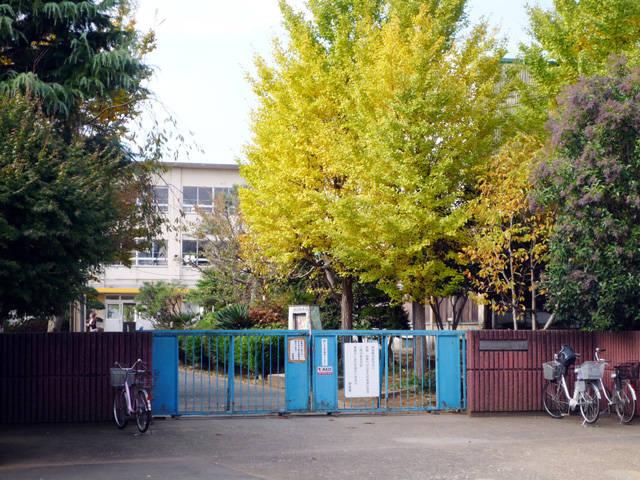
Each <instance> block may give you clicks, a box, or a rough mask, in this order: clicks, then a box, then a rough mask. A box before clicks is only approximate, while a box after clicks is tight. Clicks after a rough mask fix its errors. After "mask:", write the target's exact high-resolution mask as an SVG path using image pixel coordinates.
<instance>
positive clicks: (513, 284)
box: [508, 217, 518, 330]
mask: <svg viewBox="0 0 640 480" xmlns="http://www.w3.org/2000/svg"><path fill="white" fill-rule="evenodd" d="M512 229H513V217H511V218H509V231H512ZM508 254H509V274H510V275H509V278H510V282H509V283H511V314H512V315H513V329H514V330H518V315H517V313H518V303H517V298H518V297H517V296H516V272H515V271H514V269H513V249H512V248H511V237H509V247H508Z"/></svg>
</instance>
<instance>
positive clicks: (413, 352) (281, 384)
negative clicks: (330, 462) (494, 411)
mask: <svg viewBox="0 0 640 480" xmlns="http://www.w3.org/2000/svg"><path fill="white" fill-rule="evenodd" d="M465 342H466V339H465V334H464V332H459V331H430V330H420V331H417V330H319V331H314V332H312V333H309V332H308V331H295V330H198V331H176V330H166V331H155V332H154V341H153V370H154V382H155V383H154V392H153V411H154V413H155V414H156V415H220V414H222V415H229V414H241V415H242V414H264V413H289V412H310V411H316V412H406V411H428V410H459V409H464V408H465V407H466V376H465V372H466V363H465V362H466V357H465V352H466V348H465ZM354 344H359V345H360V347H358V346H356V345H354ZM352 352H360V353H357V355H360V356H359V357H357V358H356V357H354V356H353V355H354V354H353V353H352ZM362 352H369V357H368V358H370V359H372V361H373V362H374V364H375V365H374V366H372V365H368V368H369V369H371V368H374V369H375V371H376V374H375V375H374V376H373V377H372V378H370V379H369V378H367V379H366V383H367V387H371V389H372V390H371V391H372V392H374V393H366V394H365V395H367V396H358V395H357V394H355V393H354V392H353V391H352V387H353V385H354V384H353V382H354V381H356V382H357V381H358V379H357V378H355V379H354V378H352V377H353V375H356V376H357V375H359V374H358V373H355V374H354V373H352V372H353V371H356V370H354V369H357V365H356V364H357V363H358V362H359V363H360V364H362V362H363V361H364V360H363V358H364V357H363V356H362V355H363V354H362ZM345 362H347V363H345ZM361 366H362V365H361ZM351 367H353V368H351ZM345 373H346V375H347V377H349V378H347V379H345ZM360 381H361V382H364V381H365V380H363V379H362V378H361V379H360ZM369 381H371V382H372V385H369V384H368V382H369Z"/></svg>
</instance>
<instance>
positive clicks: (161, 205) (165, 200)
mask: <svg viewBox="0 0 640 480" xmlns="http://www.w3.org/2000/svg"><path fill="white" fill-rule="evenodd" d="M153 204H154V205H155V207H156V208H157V209H158V210H159V211H161V212H168V211H169V187H153Z"/></svg>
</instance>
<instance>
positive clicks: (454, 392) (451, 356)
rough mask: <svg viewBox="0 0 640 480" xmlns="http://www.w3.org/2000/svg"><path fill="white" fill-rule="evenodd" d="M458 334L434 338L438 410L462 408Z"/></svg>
mask: <svg viewBox="0 0 640 480" xmlns="http://www.w3.org/2000/svg"><path fill="white" fill-rule="evenodd" d="M460 345H461V342H460V338H459V335H458V334H453V335H447V334H445V335H438V336H437V337H436V397H437V399H438V409H439V410H458V409H461V408H462V376H461V371H462V368H461V363H460V362H461V361H462V357H461V355H460V348H461V347H460Z"/></svg>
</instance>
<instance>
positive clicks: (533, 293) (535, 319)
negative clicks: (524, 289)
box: [531, 265, 538, 330]
mask: <svg viewBox="0 0 640 480" xmlns="http://www.w3.org/2000/svg"><path fill="white" fill-rule="evenodd" d="M537 308H538V307H537V305H536V282H535V275H534V272H533V265H532V268H531V330H537V329H538V315H537V313H536V310H537Z"/></svg>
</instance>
